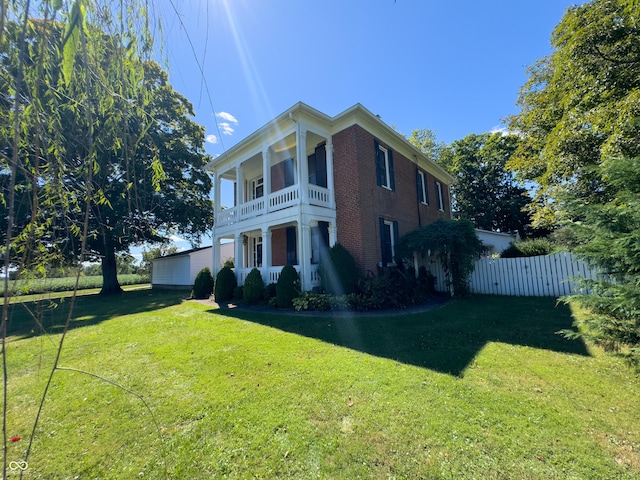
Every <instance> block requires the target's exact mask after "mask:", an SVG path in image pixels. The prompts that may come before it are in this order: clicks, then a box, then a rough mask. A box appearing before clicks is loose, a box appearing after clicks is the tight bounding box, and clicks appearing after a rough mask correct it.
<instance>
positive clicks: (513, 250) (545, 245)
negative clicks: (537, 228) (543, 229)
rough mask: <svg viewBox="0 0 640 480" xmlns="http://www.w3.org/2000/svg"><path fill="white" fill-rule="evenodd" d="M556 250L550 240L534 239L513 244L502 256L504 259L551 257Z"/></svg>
mask: <svg viewBox="0 0 640 480" xmlns="http://www.w3.org/2000/svg"><path fill="white" fill-rule="evenodd" d="M555 250H556V246H555V245H554V244H553V243H552V242H551V240H549V239H548V238H532V239H529V240H524V241H522V242H515V243H511V244H510V245H509V247H507V248H506V249H505V250H504V251H503V252H502V253H501V254H500V256H501V257H502V258H516V257H536V256H538V255H549V254H551V253H553V252H554V251H555Z"/></svg>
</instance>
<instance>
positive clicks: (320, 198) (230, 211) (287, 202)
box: [216, 184, 331, 227]
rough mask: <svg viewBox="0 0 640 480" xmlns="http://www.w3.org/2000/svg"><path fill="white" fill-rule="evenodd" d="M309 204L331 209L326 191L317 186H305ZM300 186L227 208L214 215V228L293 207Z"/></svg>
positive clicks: (328, 194)
mask: <svg viewBox="0 0 640 480" xmlns="http://www.w3.org/2000/svg"><path fill="white" fill-rule="evenodd" d="M306 187H308V194H309V204H310V205H317V206H320V207H331V198H330V197H331V195H330V192H329V190H328V189H326V188H324V187H319V186H317V185H310V184H309V185H307V186H306ZM300 191H301V190H300V186H299V185H293V186H291V187H287V188H283V189H282V190H278V191H277V192H273V193H272V194H270V195H268V196H267V197H260V198H257V199H255V200H251V201H250V202H247V203H243V204H241V205H240V206H238V207H232V208H227V209H225V210H222V211H220V212H217V213H216V226H217V227H224V226H226V225H231V224H234V223H236V222H238V221H242V220H247V219H249V218H253V217H257V216H259V215H265V214H267V213H269V212H275V211H278V210H283V209H285V208H291V207H295V206H296V205H299V204H300Z"/></svg>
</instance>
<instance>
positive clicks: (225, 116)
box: [216, 112, 238, 125]
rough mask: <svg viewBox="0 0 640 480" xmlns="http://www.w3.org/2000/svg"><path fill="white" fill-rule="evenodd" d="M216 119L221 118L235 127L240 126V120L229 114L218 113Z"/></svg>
mask: <svg viewBox="0 0 640 480" xmlns="http://www.w3.org/2000/svg"><path fill="white" fill-rule="evenodd" d="M216 117H218V118H221V119H222V120H226V121H227V122H231V123H233V124H234V125H238V120H237V119H236V117H234V116H233V115H231V114H230V113H227V112H220V113H216Z"/></svg>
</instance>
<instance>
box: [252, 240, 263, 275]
mask: <svg viewBox="0 0 640 480" xmlns="http://www.w3.org/2000/svg"><path fill="white" fill-rule="evenodd" d="M251 243H252V247H253V265H251V267H255V268H260V267H262V237H253V238H252V239H251Z"/></svg>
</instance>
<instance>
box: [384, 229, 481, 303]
mask: <svg viewBox="0 0 640 480" xmlns="http://www.w3.org/2000/svg"><path fill="white" fill-rule="evenodd" d="M429 251H431V252H433V253H435V254H436V255H437V256H438V258H439V260H440V261H441V262H442V266H443V268H444V270H445V273H446V275H447V277H448V279H449V282H450V285H451V288H452V290H453V295H454V296H456V297H459V296H465V295H467V294H468V292H469V275H471V273H472V272H473V269H474V268H475V262H476V260H477V259H478V257H479V256H480V255H481V254H482V253H483V252H484V246H483V245H482V242H481V241H480V240H479V239H478V236H477V235H476V232H475V229H474V227H473V225H472V224H471V222H469V221H468V220H444V219H438V220H436V221H435V222H433V223H431V224H429V225H427V226H426V227H422V228H418V229H416V230H413V231H411V232H409V233H407V234H406V235H404V236H402V237H401V238H400V239H399V240H398V244H397V245H396V257H397V258H400V259H404V260H406V261H411V260H412V259H413V254H414V252H417V253H421V254H427V253H428V252H429Z"/></svg>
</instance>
